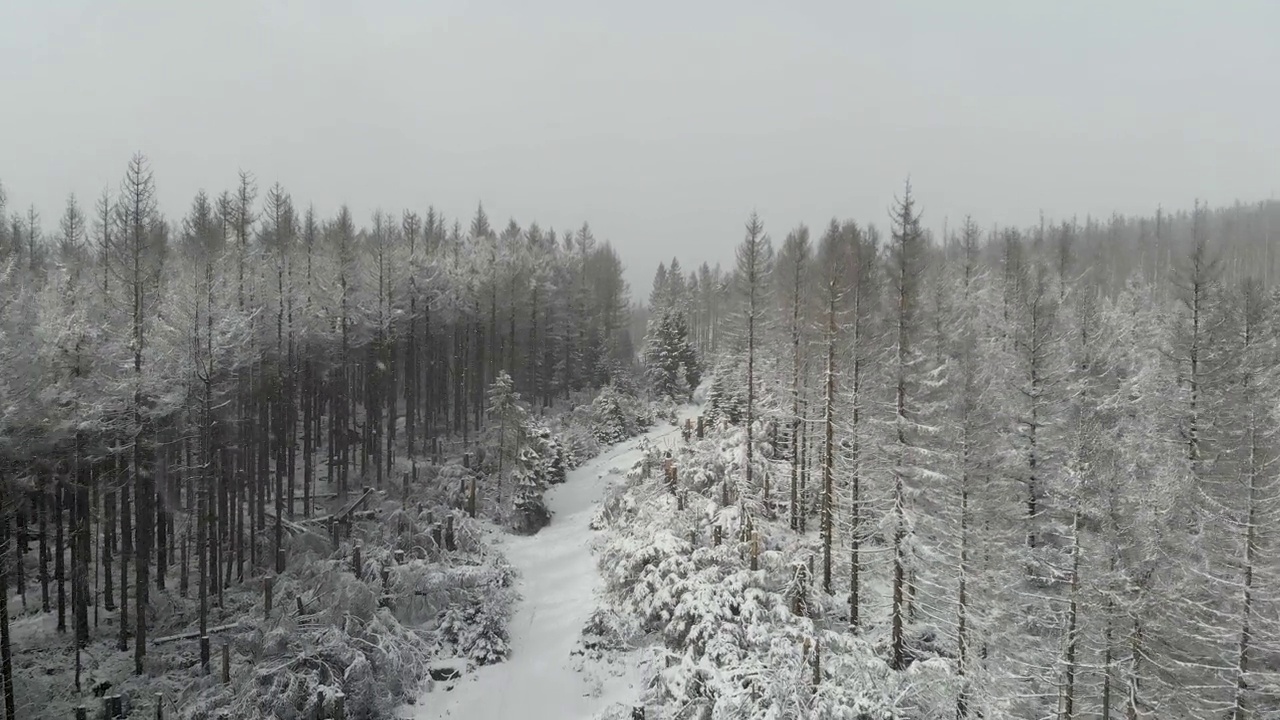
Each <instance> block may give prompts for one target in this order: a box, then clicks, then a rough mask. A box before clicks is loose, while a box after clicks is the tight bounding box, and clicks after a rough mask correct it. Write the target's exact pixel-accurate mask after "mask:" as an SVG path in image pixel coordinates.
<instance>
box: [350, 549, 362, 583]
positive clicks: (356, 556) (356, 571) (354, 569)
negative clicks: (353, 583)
mask: <svg viewBox="0 0 1280 720" xmlns="http://www.w3.org/2000/svg"><path fill="white" fill-rule="evenodd" d="M360 571H361V563H360V543H356V544H355V547H353V548H352V549H351V573H352V574H353V575H355V576H356V579H357V580H359V579H360Z"/></svg>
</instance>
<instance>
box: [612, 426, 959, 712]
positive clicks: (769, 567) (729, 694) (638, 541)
mask: <svg viewBox="0 0 1280 720" xmlns="http://www.w3.org/2000/svg"><path fill="white" fill-rule="evenodd" d="M742 446H743V438H742V433H741V430H740V429H735V428H730V429H727V430H712V431H710V433H709V435H708V437H707V439H706V440H703V441H691V442H688V443H677V447H676V448H675V451H674V452H673V453H672V455H673V459H674V461H675V464H676V468H677V483H676V489H675V491H674V492H673V491H672V489H671V488H670V487H669V486H668V483H667V482H665V480H664V477H663V476H664V473H663V471H662V468H661V466H660V465H661V462H662V458H663V455H664V453H665V451H666V449H667V448H663V447H660V446H657V445H652V446H649V447H648V448H647V449H646V452H647V458H648V461H649V465H650V470H649V471H648V472H646V471H645V470H644V466H643V465H640V466H638V467H635V468H633V469H632V470H631V471H630V472H629V473H628V476H627V482H626V483H625V484H623V485H621V486H619V487H617V488H615V490H614V492H613V493H612V495H611V496H610V497H609V498H608V499H607V500H606V502H605V504H604V506H603V507H602V510H601V513H600V518H599V523H600V524H601V525H603V526H605V527H607V530H608V532H607V534H606V536H605V542H604V548H603V551H602V553H601V555H600V558H599V562H600V568H601V571H602V573H603V575H604V580H605V585H606V589H607V597H608V599H609V601H610V602H611V603H612V606H613V610H614V614H613V615H612V623H611V624H610V628H609V630H610V632H611V633H612V634H613V636H614V638H613V642H614V643H616V644H624V645H630V646H633V647H648V648H650V650H649V654H650V657H651V660H652V662H650V663H648V666H649V668H650V670H649V671H648V672H647V673H646V678H645V686H644V692H643V695H642V700H643V702H644V704H645V705H646V706H647V711H648V713H647V714H646V717H647V718H650V720H652V718H655V717H656V718H717V719H718V718H735V719H741V718H760V719H762V720H763V719H766V718H768V719H772V718H801V717H803V718H842V719H848V720H881V719H887V718H907V717H925V716H928V712H927V711H926V710H925V709H924V708H923V707H921V706H920V701H921V698H920V697H918V694H917V693H915V692H913V691H912V689H911V688H913V687H915V686H917V685H918V683H916V682H914V681H915V680H920V679H923V678H920V677H919V675H920V674H922V673H930V672H933V671H934V668H932V666H931V664H930V663H926V662H921V663H917V664H915V665H914V666H913V668H914V669H913V670H908V671H907V672H906V673H901V674H900V673H894V672H892V671H890V669H889V667H888V665H887V664H886V663H885V661H884V659H883V658H882V657H881V656H880V654H878V653H877V648H876V647H875V646H874V645H873V642H874V637H875V633H869V634H867V635H864V636H855V635H853V634H851V633H850V632H849V630H848V626H847V608H845V607H843V605H844V604H845V603H846V602H847V598H844V597H840V596H830V595H826V594H825V593H822V592H820V591H815V589H814V580H813V579H811V578H812V577H813V576H812V574H811V571H810V565H809V563H810V562H811V558H812V557H813V555H814V543H813V537H812V536H807V535H803V534H797V533H795V532H794V531H791V530H790V529H789V528H788V527H787V526H786V519H785V518H783V519H781V520H780V521H777V520H767V519H763V515H764V513H755V516H756V519H755V520H754V526H749V527H748V532H745V533H744V532H743V531H742V526H743V523H742V522H740V515H739V508H738V507H736V506H730V507H722V506H721V505H720V498H721V480H722V479H723V478H724V477H725V475H726V474H730V477H735V475H733V474H734V473H739V472H740V470H741V462H742V455H743V452H742ZM716 526H719V528H720V529H719V531H717V530H716V529H715V528H716ZM751 530H754V532H755V533H756V534H757V535H758V540H756V539H755V538H754V537H753V536H752V533H751V532H750V531H751ZM717 532H718V533H719V534H720V536H721V542H720V544H719V545H716V544H715V537H716V534H717ZM753 555H755V557H754V560H753V557H752V556H753ZM753 562H754V564H755V565H756V567H757V568H758V569H753V568H752V565H753ZM926 684H928V683H926ZM950 711H951V712H952V713H953V714H954V706H952V707H951V708H950Z"/></svg>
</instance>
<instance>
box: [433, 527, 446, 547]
mask: <svg viewBox="0 0 1280 720" xmlns="http://www.w3.org/2000/svg"><path fill="white" fill-rule="evenodd" d="M431 542H432V543H433V544H434V545H435V546H436V552H442V551H443V550H444V529H443V528H441V527H440V526H439V525H432V526H431Z"/></svg>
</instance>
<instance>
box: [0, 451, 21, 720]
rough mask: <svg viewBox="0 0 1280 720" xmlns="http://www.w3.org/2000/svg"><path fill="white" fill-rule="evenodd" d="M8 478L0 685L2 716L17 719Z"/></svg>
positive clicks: (1, 550) (0, 552) (0, 483)
mask: <svg viewBox="0 0 1280 720" xmlns="http://www.w3.org/2000/svg"><path fill="white" fill-rule="evenodd" d="M7 484H8V478H3V477H0V684H3V685H4V716H5V717H6V718H10V719H11V720H13V719H16V718H17V717H18V712H17V710H16V709H15V706H16V703H15V702H14V697H13V650H12V648H11V647H10V644H9V640H10V638H9V562H10V558H12V557H13V548H12V547H11V543H10V542H9V510H8V506H7V504H6V500H7V498H5V496H4V493H5V489H6V486H7Z"/></svg>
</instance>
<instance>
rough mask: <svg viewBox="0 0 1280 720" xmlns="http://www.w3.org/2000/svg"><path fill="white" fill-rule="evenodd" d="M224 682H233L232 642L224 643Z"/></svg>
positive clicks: (224, 683) (226, 683) (228, 683)
mask: <svg viewBox="0 0 1280 720" xmlns="http://www.w3.org/2000/svg"><path fill="white" fill-rule="evenodd" d="M222 684H223V685H230V684H231V643H229V642H224V643H222Z"/></svg>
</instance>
